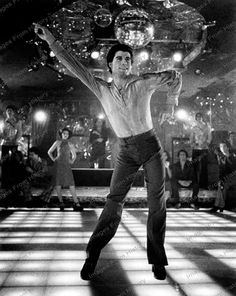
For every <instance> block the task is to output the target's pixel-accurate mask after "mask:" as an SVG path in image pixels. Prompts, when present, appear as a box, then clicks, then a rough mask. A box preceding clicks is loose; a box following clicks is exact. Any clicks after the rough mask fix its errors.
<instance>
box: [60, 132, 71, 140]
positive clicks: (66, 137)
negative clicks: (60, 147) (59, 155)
mask: <svg viewBox="0 0 236 296" xmlns="http://www.w3.org/2000/svg"><path fill="white" fill-rule="evenodd" d="M61 137H62V139H63V140H67V139H68V138H69V132H68V131H63V132H62V134H61Z"/></svg>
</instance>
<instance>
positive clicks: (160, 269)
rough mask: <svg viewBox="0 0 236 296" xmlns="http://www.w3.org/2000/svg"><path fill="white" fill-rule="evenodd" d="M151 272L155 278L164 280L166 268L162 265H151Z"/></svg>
mask: <svg viewBox="0 0 236 296" xmlns="http://www.w3.org/2000/svg"><path fill="white" fill-rule="evenodd" d="M152 272H153V273H154V278H155V279H157V280H165V279H166V269H165V266H163V265H156V264H153V265H152Z"/></svg>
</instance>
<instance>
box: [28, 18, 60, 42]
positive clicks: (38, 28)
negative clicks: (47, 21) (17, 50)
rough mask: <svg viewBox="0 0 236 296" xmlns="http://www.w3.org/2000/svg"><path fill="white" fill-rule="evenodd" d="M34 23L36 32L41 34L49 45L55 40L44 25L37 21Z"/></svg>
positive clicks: (40, 36)
mask: <svg viewBox="0 0 236 296" xmlns="http://www.w3.org/2000/svg"><path fill="white" fill-rule="evenodd" d="M33 24H34V32H35V34H37V35H38V36H39V38H41V39H42V40H45V41H46V42H47V43H48V44H49V45H50V44H52V43H53V42H54V41H55V37H54V36H53V35H52V33H51V32H50V31H49V30H48V29H47V28H46V27H43V26H41V25H39V24H36V23H33Z"/></svg>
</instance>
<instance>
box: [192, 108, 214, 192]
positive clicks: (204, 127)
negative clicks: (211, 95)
mask: <svg viewBox="0 0 236 296" xmlns="http://www.w3.org/2000/svg"><path fill="white" fill-rule="evenodd" d="M195 120H196V124H195V126H194V127H193V128H192V131H191V134H190V144H191V147H192V149H193V150H192V161H193V166H194V170H195V174H196V181H197V184H198V186H199V187H203V188H207V186H208V171H207V156H208V146H209V144H210V143H211V139H212V136H211V127H210V125H209V124H208V123H206V122H205V121H203V115H202V113H200V112H198V113H196V115H195ZM198 190H199V188H198Z"/></svg>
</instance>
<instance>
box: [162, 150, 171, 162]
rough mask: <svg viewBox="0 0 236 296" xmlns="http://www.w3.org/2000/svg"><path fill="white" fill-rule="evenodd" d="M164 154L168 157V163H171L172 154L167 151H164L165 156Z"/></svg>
mask: <svg viewBox="0 0 236 296" xmlns="http://www.w3.org/2000/svg"><path fill="white" fill-rule="evenodd" d="M164 153H165V154H166V155H167V161H170V153H169V152H168V151H167V150H164V151H163V154H164Z"/></svg>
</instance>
